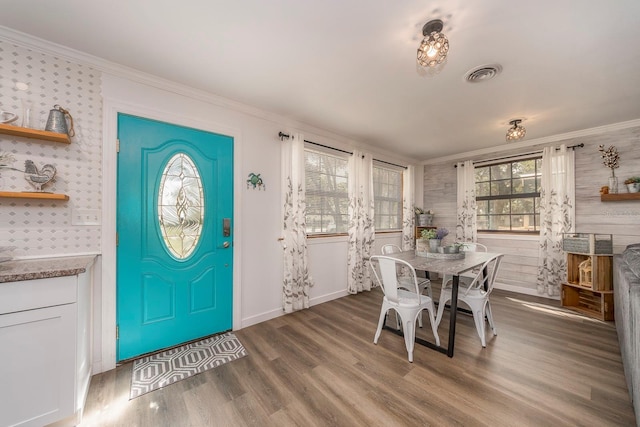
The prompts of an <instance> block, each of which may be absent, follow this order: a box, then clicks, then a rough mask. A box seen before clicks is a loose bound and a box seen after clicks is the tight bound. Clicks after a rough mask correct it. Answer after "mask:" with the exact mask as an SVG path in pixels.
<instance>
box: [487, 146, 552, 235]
mask: <svg viewBox="0 0 640 427" xmlns="http://www.w3.org/2000/svg"><path fill="white" fill-rule="evenodd" d="M541 165H542V158H541V157H536V158H530V159H524V160H517V161H511V162H506V163H500V164H494V165H487V166H479V167H476V168H475V175H476V203H477V206H478V211H477V224H478V231H510V232H538V231H539V230H540V178H541V171H540V168H541Z"/></svg>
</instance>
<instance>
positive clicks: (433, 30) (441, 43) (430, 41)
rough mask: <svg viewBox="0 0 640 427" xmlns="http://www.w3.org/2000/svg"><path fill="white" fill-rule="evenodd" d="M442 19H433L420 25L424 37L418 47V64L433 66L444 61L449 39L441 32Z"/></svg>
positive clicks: (427, 66) (447, 51)
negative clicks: (422, 25)
mask: <svg viewBox="0 0 640 427" xmlns="http://www.w3.org/2000/svg"><path fill="white" fill-rule="evenodd" d="M442 27H443V24H442V20H440V19H434V20H431V21H429V22H427V23H426V24H424V27H422V35H423V36H424V38H423V39H422V42H420V47H418V64H420V66H421V67H424V68H433V67H436V66H438V65H440V64H442V63H443V62H444V60H445V59H446V58H447V53H449V40H447V37H446V36H445V35H444V34H442Z"/></svg>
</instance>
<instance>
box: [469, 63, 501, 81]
mask: <svg viewBox="0 0 640 427" xmlns="http://www.w3.org/2000/svg"><path fill="white" fill-rule="evenodd" d="M501 72H502V66H500V65H498V64H491V65H482V66H480V67H476V68H473V69H471V70H469V71H467V73H466V74H465V75H464V79H465V80H466V81H468V82H469V83H480V82H484V81H486V80H491V79H492V78H494V77H495V76H497V75H498V74H500V73H501Z"/></svg>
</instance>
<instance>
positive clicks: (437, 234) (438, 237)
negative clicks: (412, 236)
mask: <svg viewBox="0 0 640 427" xmlns="http://www.w3.org/2000/svg"><path fill="white" fill-rule="evenodd" d="M420 234H421V236H422V238H423V239H428V240H429V250H430V251H431V252H437V251H438V247H439V246H440V245H441V244H442V239H444V238H445V236H447V235H448V234H449V230H447V229H446V228H442V227H438V228H437V229H435V230H433V229H430V230H422V232H421V233H420Z"/></svg>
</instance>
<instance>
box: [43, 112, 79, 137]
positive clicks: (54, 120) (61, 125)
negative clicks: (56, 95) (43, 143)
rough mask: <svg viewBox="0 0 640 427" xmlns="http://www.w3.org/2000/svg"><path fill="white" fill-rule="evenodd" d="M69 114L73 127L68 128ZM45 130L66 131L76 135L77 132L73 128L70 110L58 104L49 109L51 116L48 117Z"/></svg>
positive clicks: (70, 134) (68, 133)
mask: <svg viewBox="0 0 640 427" xmlns="http://www.w3.org/2000/svg"><path fill="white" fill-rule="evenodd" d="M67 116H69V121H70V122H71V129H69V128H67ZM44 130H46V131H50V132H56V133H66V134H67V135H69V136H74V135H75V134H76V132H75V130H74V129H73V117H71V114H69V111H68V110H65V109H64V108H62V107H61V106H59V105H58V104H56V105H54V106H53V109H52V110H51V111H49V118H48V119H47V124H46V125H45V127H44Z"/></svg>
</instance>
